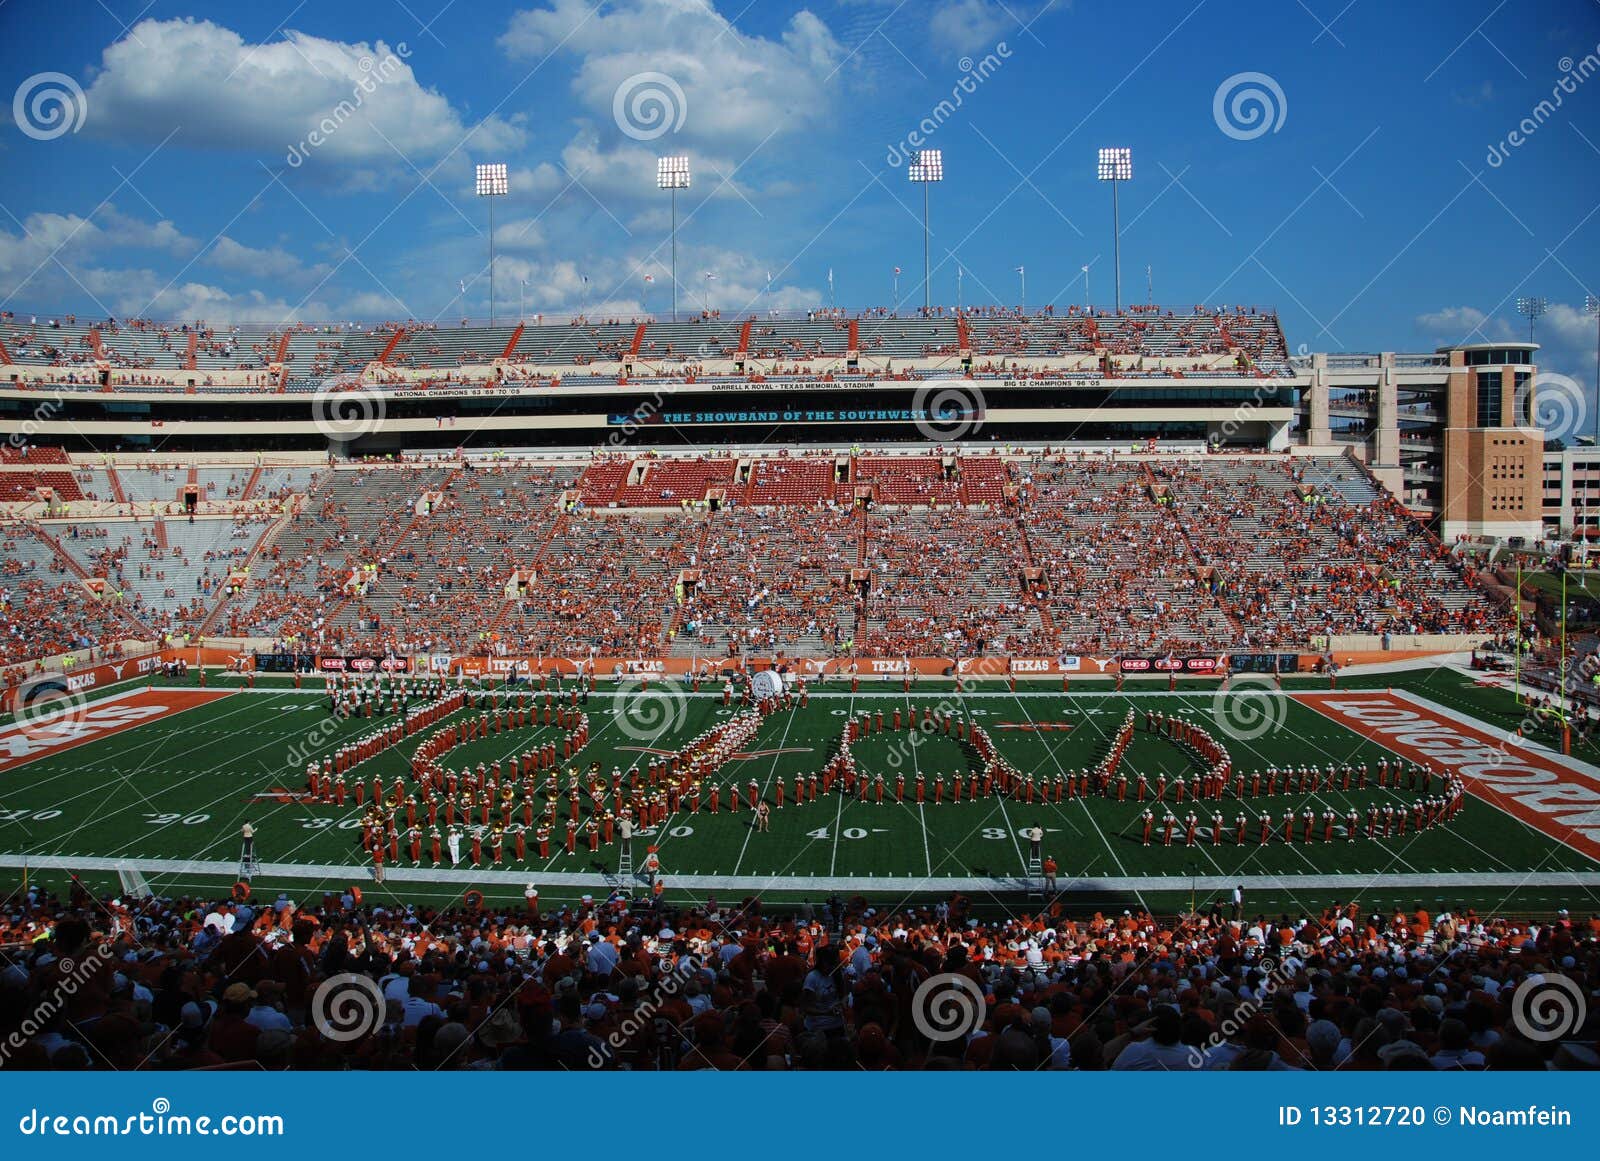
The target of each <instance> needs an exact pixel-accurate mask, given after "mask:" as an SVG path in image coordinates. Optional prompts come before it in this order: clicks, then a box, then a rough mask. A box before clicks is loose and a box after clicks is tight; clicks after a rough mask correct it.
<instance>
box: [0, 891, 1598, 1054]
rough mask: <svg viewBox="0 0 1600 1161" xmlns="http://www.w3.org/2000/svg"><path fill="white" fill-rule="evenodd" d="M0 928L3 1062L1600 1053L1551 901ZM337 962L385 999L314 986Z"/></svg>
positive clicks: (349, 912) (83, 915) (32, 919)
mask: <svg viewBox="0 0 1600 1161" xmlns="http://www.w3.org/2000/svg"><path fill="white" fill-rule="evenodd" d="M0 944H3V946H4V948H5V959H6V966H5V968H4V970H3V971H0V1030H3V1031H4V1032H5V1033H6V1034H7V1039H6V1044H7V1052H6V1054H5V1057H4V1066H5V1067H8V1068H32V1069H54V1070H59V1071H84V1070H112V1069H151V1070H161V1069H188V1068H222V1067H235V1068H248V1069H255V1068H266V1069H285V1068H296V1069H347V1068H358V1069H375V1070H385V1069H411V1068H421V1069H449V1070H507V1071H509V1070H523V1069H570V1070H580V1071H589V1070H616V1069H630V1070H705V1069H714V1070H725V1071H735V1070H738V1071H743V1070H751V1071H785V1070H797V1071H799V1070H804V1071H817V1070H848V1071H855V1070H860V1069H866V1070H872V1071H877V1070H922V1069H937V1070H997V1071H1007V1070H1013V1071H1014V1070H1023V1069H1030V1070H1086V1071H1090V1070H1093V1071H1098V1070H1104V1069H1112V1070H1118V1071H1137V1070H1172V1071H1195V1070H1217V1071H1241V1070H1306V1071H1418V1070H1420V1071H1428V1070H1433V1071H1473V1070H1480V1069H1489V1070H1527V1069H1550V1068H1555V1069H1589V1070H1592V1069H1595V1068H1596V1067H1600V1057H1597V1055H1596V1051H1595V1040H1596V1036H1597V1034H1600V1003H1595V1002H1593V1001H1594V998H1595V996H1596V984H1597V982H1600V915H1591V916H1590V917H1589V918H1587V919H1586V920H1578V919H1574V918H1572V917H1569V916H1568V915H1567V913H1566V912H1564V911H1563V912H1560V913H1559V914H1557V915H1555V916H1553V917H1548V918H1544V919H1529V920H1522V919H1516V918H1512V917H1509V916H1505V917H1502V916H1488V915H1479V914H1477V913H1475V912H1474V911H1473V910H1472V909H1471V908H1468V907H1464V906H1462V907H1456V908H1454V909H1452V910H1450V911H1448V912H1446V913H1443V914H1430V913H1429V912H1428V910H1427V909H1425V908H1424V907H1423V906H1422V905H1421V904H1420V903H1419V904H1417V905H1416V907H1415V908H1413V909H1411V910H1396V911H1394V912H1391V913H1387V914H1385V913H1372V914H1368V913H1365V912H1363V910H1362V909H1361V908H1360V907H1358V906H1357V905H1356V904H1354V903H1351V904H1349V905H1347V906H1342V907H1334V908H1330V909H1329V910H1328V911H1325V912H1322V913H1320V914H1317V913H1302V914H1297V915H1288V914H1284V915H1278V916H1269V915H1257V916H1255V917H1253V918H1251V917H1248V916H1246V917H1244V918H1241V919H1232V918H1228V917H1225V916H1224V914H1223V911H1222V909H1221V908H1220V907H1213V908H1212V909H1211V910H1210V912H1209V913H1207V914H1196V915H1191V916H1185V917H1180V918H1177V919H1158V918H1156V917H1155V916H1152V915H1150V914H1147V913H1144V912H1142V911H1140V912H1135V911H1131V910H1130V911H1123V912H1122V913H1120V914H1116V913H1112V914H1100V913H1096V914H1094V915H1092V916H1088V917H1077V918H1073V917H1067V916H1064V915H1061V914H1059V909H1058V908H1057V907H1056V906H1054V905H1052V906H1051V907H1050V908H1049V909H1048V910H1047V911H1045V912H1043V913H1039V914H1031V915H1030V914H1021V915H1014V916H1006V917H999V918H985V917H983V916H980V915H978V914H977V913H976V910H975V909H974V908H973V906H972V905H971V903H970V901H969V900H967V899H965V898H963V897H960V896H956V897H953V898H951V899H949V900H947V901H944V902H940V903H937V904H932V905H921V906H900V907H897V908H882V909H881V910H880V909H877V908H875V907H873V906H872V905H871V903H870V902H869V901H868V900H866V899H862V898H856V899H852V900H849V901H845V900H842V899H837V898H835V899H832V900H829V901H827V903H825V904H819V905H817V906H815V907H814V906H813V905H811V904H809V903H808V904H804V905H801V906H799V907H796V908H793V909H792V910H789V911H779V912H772V911H771V910H770V909H768V908H765V907H763V906H762V904H761V903H760V901H759V900H755V899H747V900H746V901H745V902H744V903H743V904H741V905H739V906H735V907H728V906H719V905H718V904H717V902H716V901H715V900H714V899H707V900H704V901H702V902H700V903H698V904H692V905H691V904H688V903H685V904H682V905H679V906H674V905H671V904H670V903H666V902H664V901H658V902H656V903H653V904H650V905H641V904H638V903H634V902H632V901H630V900H628V899H627V898H626V896H623V895H619V894H614V895H612V896H610V897H606V898H599V899H593V898H590V897H589V896H585V897H584V898H583V899H582V900H581V901H577V902H573V903H568V904H564V905H560V906H558V907H549V906H546V907H543V908H542V907H541V903H540V900H539V897H538V893H537V891H536V890H535V889H534V888H533V885H532V884H530V885H529V889H528V891H527V892H526V893H525V898H524V901H523V902H522V903H520V904H517V905H512V904H503V905H501V906H499V907H494V906H492V905H490V906H487V907H459V908H456V909H452V910H442V911H440V910H432V909H425V908H418V907H415V906H411V905H407V904H403V903H399V902H392V903H390V902H386V903H383V904H375V903H373V902H372V901H370V900H369V901H367V902H366V903H364V904H363V903H362V901H361V900H360V899H359V898H358V897H357V896H356V895H355V893H354V892H353V890H346V891H345V892H344V893H343V894H342V896H340V895H333V896H325V897H324V898H323V899H322V900H321V901H313V902H308V903H303V904H300V905H297V904H296V903H295V902H293V901H291V900H290V899H289V898H288V897H286V896H279V897H278V898H277V899H276V900H262V901H259V902H256V901H251V902H236V901H232V900H224V901H221V902H217V901H213V900H207V899H203V898H187V897H185V898H155V899H145V900H135V899H130V898H115V897H104V898H99V899H95V898H91V897H90V896H89V895H88V893H87V892H85V891H83V890H81V889H75V890H74V891H73V892H72V893H71V895H70V897H68V898H66V899H61V898H57V897H54V896H52V895H50V894H48V893H45V892H41V891H40V890H38V889H37V888H34V889H33V890H31V891H30V892H29V893H28V894H27V896H26V897H13V898H12V899H11V900H9V901H8V903H7V906H6V907H5V909H4V912H3V913H0ZM349 974H356V975H360V976H364V977H366V978H368V979H369V980H371V981H372V983H373V985H374V988H373V991H374V992H379V993H381V996H382V999H381V1002H379V1001H377V1000H375V999H373V998H372V996H370V995H368V994H366V993H358V992H348V993H345V999H344V1002H342V1003H337V1002H336V1000H337V997H338V996H339V995H340V994H341V993H338V992H333V993H332V994H329V993H328V992H326V991H323V990H322V989H323V985H324V984H325V983H326V982H327V981H329V980H333V979H334V977H346V976H348V975H349ZM1555 976H1560V977H1564V979H1565V981H1566V982H1567V984H1568V985H1569V988H1570V990H1571V991H1574V992H1576V994H1578V995H1579V996H1582V997H1584V998H1585V999H1586V1000H1588V1002H1587V1004H1580V1005H1576V1007H1577V1010H1578V1017H1577V1019H1576V1020H1575V1021H1573V1022H1572V1023H1571V1024H1570V1025H1569V1026H1568V1027H1565V1028H1564V1029H1561V1030H1560V1031H1561V1033H1562V1034H1561V1035H1559V1036H1557V1037H1555V1038H1550V1039H1545V1038H1542V1036H1543V1030H1542V1027H1538V1026H1530V1024H1529V1023H1528V1020H1529V1013H1530V1012H1532V1013H1534V1014H1535V1017H1536V1018H1539V1019H1543V1018H1547V1017H1548V1011H1546V1012H1545V1015H1544V1016H1538V1015H1537V1013H1538V1012H1539V1011H1540V1009H1539V1008H1538V1006H1537V1004H1536V1003H1535V1001H1536V999H1537V996H1536V995H1535V993H1536V992H1537V990H1538V989H1541V988H1546V987H1548V986H1549V983H1550V980H1551V978H1552V977H1555ZM951 977H960V979H959V980H953V979H952V978H951ZM339 986H341V985H340V984H338V982H337V981H336V982H335V983H334V984H330V985H329V987H330V988H335V987H339ZM342 986H345V987H348V980H347V979H346V981H345V983H344V985H342ZM319 996H320V1000H319ZM319 1017H320V1019H319ZM12 1034H15V1035H14V1036H13V1035H12Z"/></svg>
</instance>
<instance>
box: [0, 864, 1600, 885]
mask: <svg viewBox="0 0 1600 1161" xmlns="http://www.w3.org/2000/svg"><path fill="white" fill-rule="evenodd" d="M23 866H27V867H29V868H30V869H32V870H35V871H48V870H76V871H115V870H117V869H118V868H119V867H132V868H134V869H136V870H139V871H142V872H144V873H146V874H154V875H204V876H215V877H219V878H220V877H223V876H228V877H231V876H232V875H233V874H234V872H235V871H237V870H238V860H236V859H215V860H203V859H127V858H110V857H104V856H97V855H30V856H22V855H0V868H6V869H21V868H22V867H23ZM528 873H529V872H528V871H527V870H526V869H525V868H524V869H517V870H499V871H497V870H493V869H489V868H472V867H458V868H450V867H440V868H438V869H437V870H434V869H433V868H430V867H394V868H385V877H386V879H389V880H393V881H396V882H406V883H455V884H465V885H483V884H506V885H515V886H519V887H520V886H521V885H523V884H525V883H526V882H527V881H528ZM261 877H262V879H263V880H270V879H322V880H328V881H335V880H343V881H349V880H351V879H356V880H370V879H371V877H372V867H371V865H370V864H361V865H356V866H340V865H334V864H312V863H263V864H262V866H261ZM785 878H787V876H778V877H773V876H763V875H741V876H737V877H735V876H732V875H703V876H702V875H700V874H699V873H698V870H696V871H694V872H691V873H690V874H688V875H678V876H674V877H673V880H672V882H673V886H674V887H675V888H682V889H711V890H728V889H734V890H749V891H762V890H769V891H773V890H783V889H784V883H783V880H784V879H785ZM805 878H806V882H807V886H808V887H815V888H816V889H821V890H843V889H845V888H847V887H854V888H860V889H864V890H881V891H891V890H902V891H903V890H904V889H905V887H906V881H905V879H904V878H903V877H900V876H859V877H858V876H855V875H851V876H849V877H836V876H815V877H814V876H805ZM540 881H541V883H548V884H549V885H550V886H570V887H589V888H594V887H604V886H605V880H604V878H603V877H602V876H601V875H599V874H598V873H595V872H581V873H580V872H551V873H549V874H547V875H543V876H541V877H540ZM928 882H929V884H930V886H929V888H928V889H929V890H933V891H947V890H956V891H985V892H992V891H994V890H996V889H997V888H999V889H1001V890H1014V891H1026V890H1028V889H1029V887H1030V884H1031V881H1030V880H1028V879H1026V878H1023V877H1020V876H989V877H971V876H963V877H955V876H952V877H949V878H938V879H930V880H928ZM1236 883H1243V884H1244V885H1245V887H1246V888H1249V889H1251V890H1254V891H1329V890H1338V891H1347V890H1371V889H1374V888H1381V889H1385V890H1388V889H1392V890H1394V891H1395V892H1396V893H1401V892H1404V893H1410V892H1413V891H1417V890H1434V889H1438V890H1468V889H1472V888H1477V887H1503V888H1512V889H1521V888H1525V887H1559V888H1580V889H1581V888H1590V887H1600V872H1596V871H1587V872H1583V871H1547V872H1538V873H1534V874H1506V873H1498V872H1496V873H1482V872H1479V873H1443V874H1401V875H1391V876H1386V877H1385V878H1383V879H1382V880H1381V881H1380V882H1377V883H1374V882H1373V880H1372V877H1371V876H1370V875H1366V874H1346V873H1341V874H1327V875H1272V874H1257V875H1233V876H1223V875H1203V876H1197V877H1196V878H1195V889H1196V890H1197V891H1207V892H1211V891H1223V890H1229V889H1231V888H1232V887H1233V886H1234V885H1235V884H1236ZM1188 888H1189V876H1188V875H1142V876H1133V877H1128V876H1104V877H1099V878H1091V877H1088V876H1083V877H1078V878H1071V879H1068V878H1063V879H1062V889H1063V890H1066V891H1075V892H1089V891H1104V892H1148V891H1177V892H1187V891H1188ZM918 889H920V887H919V888H918Z"/></svg>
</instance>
